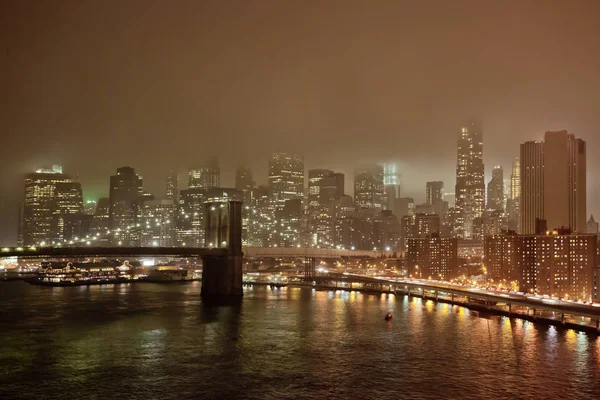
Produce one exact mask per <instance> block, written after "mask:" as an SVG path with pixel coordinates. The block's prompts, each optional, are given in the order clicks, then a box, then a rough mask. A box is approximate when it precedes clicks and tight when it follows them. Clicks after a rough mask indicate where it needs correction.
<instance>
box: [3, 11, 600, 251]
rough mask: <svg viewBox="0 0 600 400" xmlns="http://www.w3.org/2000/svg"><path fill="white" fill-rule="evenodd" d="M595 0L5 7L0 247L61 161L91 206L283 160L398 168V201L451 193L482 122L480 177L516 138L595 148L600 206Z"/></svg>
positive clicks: (507, 157) (505, 157)
mask: <svg viewBox="0 0 600 400" xmlns="http://www.w3.org/2000/svg"><path fill="white" fill-rule="evenodd" d="M599 16H600V1H594V0H590V1H564V0H557V1H552V0H542V1H520V0H515V1H510V0H505V1H485V0H481V1H446V0H442V1H414V2H403V1H389V2H387V1H376V2H367V1H357V2H353V1H349V0H343V1H333V0H332V1H327V0H325V1H250V0H248V1H227V2H223V1H183V0H178V1H173V2H171V1H166V0H164V1H150V0H140V1H124V0H122V1H70V2H67V1H58V0H53V1H8V0H7V1H4V2H3V3H2V12H1V13H0V31H1V34H0V45H1V51H2V53H1V60H0V96H1V97H0V98H1V104H0V129H1V131H2V153H1V154H2V167H1V169H0V170H1V172H0V185H1V188H0V202H1V203H0V204H1V205H0V207H1V209H0V244H2V245H12V244H14V243H15V242H16V221H17V218H16V216H17V209H18V202H19V200H20V199H21V198H22V196H23V175H24V174H25V173H27V172H31V171H32V170H34V169H35V168H37V167H40V166H43V165H51V164H62V165H63V166H64V169H65V172H67V173H70V174H73V175H77V174H78V175H79V176H80V180H81V182H82V183H83V189H84V197H85V198H86V199H88V198H97V197H99V196H106V195H108V178H109V175H111V174H113V173H114V172H115V170H116V168H117V167H119V166H122V165H129V166H132V167H134V168H136V170H137V171H138V173H140V174H141V175H142V176H143V177H144V183H145V186H146V188H147V189H148V190H149V191H151V192H153V193H155V194H156V195H157V196H162V195H164V178H165V177H166V175H167V173H168V171H169V170H170V169H177V170H178V171H180V173H181V176H184V174H185V172H186V171H187V169H188V168H191V167H195V166H199V165H200V164H201V163H202V161H203V159H204V158H205V157H206V156H207V155H209V154H216V155H218V156H219V157H220V160H221V169H222V183H223V185H225V186H231V185H233V177H234V171H235V167H236V165H237V164H238V163H239V162H248V163H249V164H250V165H251V166H252V167H253V169H254V175H255V180H256V181H257V182H258V183H266V169H267V168H266V167H267V158H268V156H269V154H270V153H271V152H273V151H295V152H299V153H303V154H304V155H305V163H306V167H307V168H319V167H324V168H333V169H335V170H339V171H341V172H344V173H346V174H347V178H346V187H347V188H348V189H347V191H350V194H351V190H350V188H351V187H352V171H353V168H352V166H353V165H355V164H358V163H361V162H383V161H395V162H397V163H398V165H399V169H400V172H401V175H402V177H401V182H402V185H403V193H402V195H408V196H413V197H415V198H416V200H417V201H423V200H424V195H425V181H426V180H443V181H444V182H445V185H446V190H447V191H451V192H453V191H454V183H455V168H456V141H457V137H458V134H459V131H460V123H461V121H463V120H465V119H467V118H470V117H477V118H480V119H482V120H483V125H484V162H485V164H486V175H487V177H486V183H487V181H488V180H489V178H490V175H491V170H492V168H493V166H494V165H496V164H500V165H502V166H503V167H504V170H505V176H506V177H508V176H509V174H510V165H511V162H512V160H513V159H514V158H515V157H516V156H518V153H519V144H520V143H521V142H524V141H526V140H536V139H537V140H539V139H541V138H542V137H543V132H544V131H546V130H561V129H567V130H569V131H570V132H573V133H575V134H576V135H577V136H578V137H581V138H583V139H584V140H586V141H587V143H588V180H589V183H588V213H590V212H594V213H596V214H598V213H599V212H600V190H599V189H598V185H597V184H596V183H595V178H596V177H597V174H596V170H597V168H598V166H599V165H598V164H599V163H600V161H598V157H597V154H598V152H599V150H600V139H598V132H600V24H598V17H599Z"/></svg>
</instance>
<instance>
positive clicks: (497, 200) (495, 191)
mask: <svg viewBox="0 0 600 400" xmlns="http://www.w3.org/2000/svg"><path fill="white" fill-rule="evenodd" d="M486 208H487V209H488V210H494V211H504V171H503V170H502V167H501V166H499V165H496V166H495V167H494V170H493V171H492V179H491V180H490V182H489V183H488V187H487V207H486Z"/></svg>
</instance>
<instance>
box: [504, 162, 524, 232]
mask: <svg viewBox="0 0 600 400" xmlns="http://www.w3.org/2000/svg"><path fill="white" fill-rule="evenodd" d="M509 192H510V193H509V196H508V198H507V200H506V213H507V214H508V218H509V223H510V229H512V230H514V231H515V232H519V231H520V229H519V227H520V225H521V221H520V219H521V213H520V202H521V164H520V162H519V159H516V160H515V161H514V162H513V165H512V173H511V175H510V191H509Z"/></svg>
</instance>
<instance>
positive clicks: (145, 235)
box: [140, 199, 175, 247]
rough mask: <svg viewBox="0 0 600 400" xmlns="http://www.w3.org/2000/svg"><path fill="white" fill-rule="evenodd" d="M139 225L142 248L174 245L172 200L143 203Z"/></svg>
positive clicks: (173, 207)
mask: <svg viewBox="0 0 600 400" xmlns="http://www.w3.org/2000/svg"><path fill="white" fill-rule="evenodd" d="M140 224H141V245H142V246H143V247H173V246H174V245H175V203H174V202H173V199H163V200H150V201H146V202H144V204H143V207H142V218H141V221H140Z"/></svg>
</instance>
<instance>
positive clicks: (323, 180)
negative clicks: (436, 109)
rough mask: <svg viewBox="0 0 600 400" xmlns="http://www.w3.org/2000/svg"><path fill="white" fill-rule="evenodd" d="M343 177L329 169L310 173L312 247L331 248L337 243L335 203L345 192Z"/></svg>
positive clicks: (309, 204) (309, 217)
mask: <svg viewBox="0 0 600 400" xmlns="http://www.w3.org/2000/svg"><path fill="white" fill-rule="evenodd" d="M343 177H344V175H343V174H336V173H335V172H333V171H331V170H328V169H311V170H309V171H308V224H309V231H310V233H311V235H312V239H311V244H312V245H315V246H321V247H331V246H332V245H333V243H334V241H335V240H334V236H335V235H334V216H335V210H334V204H333V202H334V200H336V199H339V198H340V197H341V196H340V193H341V192H343V190H344V189H343ZM339 185H342V187H341V188H340V187H339Z"/></svg>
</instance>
